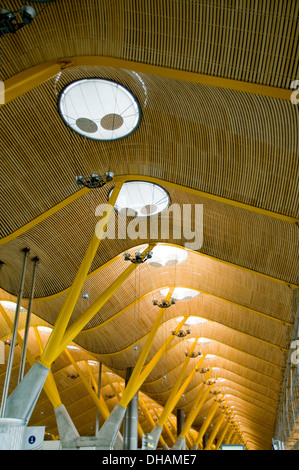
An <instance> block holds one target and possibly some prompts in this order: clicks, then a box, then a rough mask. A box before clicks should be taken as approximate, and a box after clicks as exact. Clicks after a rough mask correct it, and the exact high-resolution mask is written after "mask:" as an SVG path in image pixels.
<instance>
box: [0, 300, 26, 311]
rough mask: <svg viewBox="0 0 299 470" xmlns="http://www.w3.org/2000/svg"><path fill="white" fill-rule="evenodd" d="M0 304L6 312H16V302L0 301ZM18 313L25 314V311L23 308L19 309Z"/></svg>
mask: <svg viewBox="0 0 299 470" xmlns="http://www.w3.org/2000/svg"><path fill="white" fill-rule="evenodd" d="M0 303H1V305H2V307H4V308H5V309H7V310H11V311H15V310H16V307H17V304H16V302H10V301H9V300H1V302H0ZM20 311H21V312H26V309H25V308H24V307H21V308H20Z"/></svg>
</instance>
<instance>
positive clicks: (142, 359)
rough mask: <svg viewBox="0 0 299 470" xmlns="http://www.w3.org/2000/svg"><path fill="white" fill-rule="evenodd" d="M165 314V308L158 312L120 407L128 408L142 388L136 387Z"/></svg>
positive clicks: (167, 297) (168, 295)
mask: <svg viewBox="0 0 299 470" xmlns="http://www.w3.org/2000/svg"><path fill="white" fill-rule="evenodd" d="M172 293H173V289H169V292H168V294H167V296H166V300H167V301H169V300H170V299H171V296H172ZM164 313H165V308H161V309H160V311H158V314H157V316H156V320H155V322H154V324H153V327H152V329H151V332H150V334H149V335H148V338H147V340H146V343H145V345H144V347H143V349H142V351H141V353H140V355H139V357H138V359H137V362H136V364H135V367H134V369H133V372H132V374H131V376H130V379H129V381H128V383H127V385H126V388H125V391H124V394H123V396H122V399H121V401H120V405H121V406H123V407H124V408H126V407H127V405H128V403H129V402H130V401H131V399H132V397H133V396H134V395H135V393H136V392H137V390H139V388H140V387H139V386H138V385H137V386H136V382H137V380H139V378H140V375H141V371H142V369H143V367H144V364H145V361H146V358H147V356H148V353H149V351H150V348H151V346H152V344H153V342H154V339H155V336H156V333H157V331H158V329H159V327H160V325H161V321H162V318H163V315H164Z"/></svg>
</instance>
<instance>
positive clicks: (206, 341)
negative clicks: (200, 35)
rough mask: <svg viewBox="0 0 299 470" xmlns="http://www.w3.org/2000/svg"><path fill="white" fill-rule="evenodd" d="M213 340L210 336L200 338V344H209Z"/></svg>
mask: <svg viewBox="0 0 299 470" xmlns="http://www.w3.org/2000/svg"><path fill="white" fill-rule="evenodd" d="M210 342H211V340H210V339H209V338H198V341H197V343H198V344H209V343H210Z"/></svg>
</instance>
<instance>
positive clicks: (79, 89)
mask: <svg viewBox="0 0 299 470" xmlns="http://www.w3.org/2000/svg"><path fill="white" fill-rule="evenodd" d="M59 112H60V115H61V117H62V119H63V120H64V122H65V123H66V124H67V125H68V126H70V128H71V129H73V130H74V131H75V132H77V133H78V134H80V135H82V136H84V137H89V138H91V139H95V140H117V139H122V138H124V137H127V136H128V135H129V134H131V133H132V132H134V131H135V129H136V128H137V127H138V125H139V122H140V119H141V110H140V106H139V104H138V101H137V100H136V98H135V97H134V96H133V95H132V93H131V92H130V91H129V90H127V89H126V88H125V87H123V86H122V85H120V84H119V83H116V82H113V81H111V80H105V79H102V78H90V79H83V80H78V81H75V82H73V83H70V84H69V85H68V86H67V87H66V88H65V89H64V90H63V92H62V93H61V95H60V98H59Z"/></svg>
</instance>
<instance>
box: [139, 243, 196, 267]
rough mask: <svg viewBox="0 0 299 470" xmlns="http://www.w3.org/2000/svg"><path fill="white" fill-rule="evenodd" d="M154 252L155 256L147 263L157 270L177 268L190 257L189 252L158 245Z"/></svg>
mask: <svg viewBox="0 0 299 470" xmlns="http://www.w3.org/2000/svg"><path fill="white" fill-rule="evenodd" d="M152 251H153V256H152V258H150V259H149V260H147V263H148V264H149V265H150V266H153V267H156V268H161V267H163V266H176V265H177V264H181V263H184V261H186V260H187V259H188V256H189V253H188V251H187V250H185V249H183V248H177V247H175V246H170V245H157V246H155V247H154V248H153V250H152Z"/></svg>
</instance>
